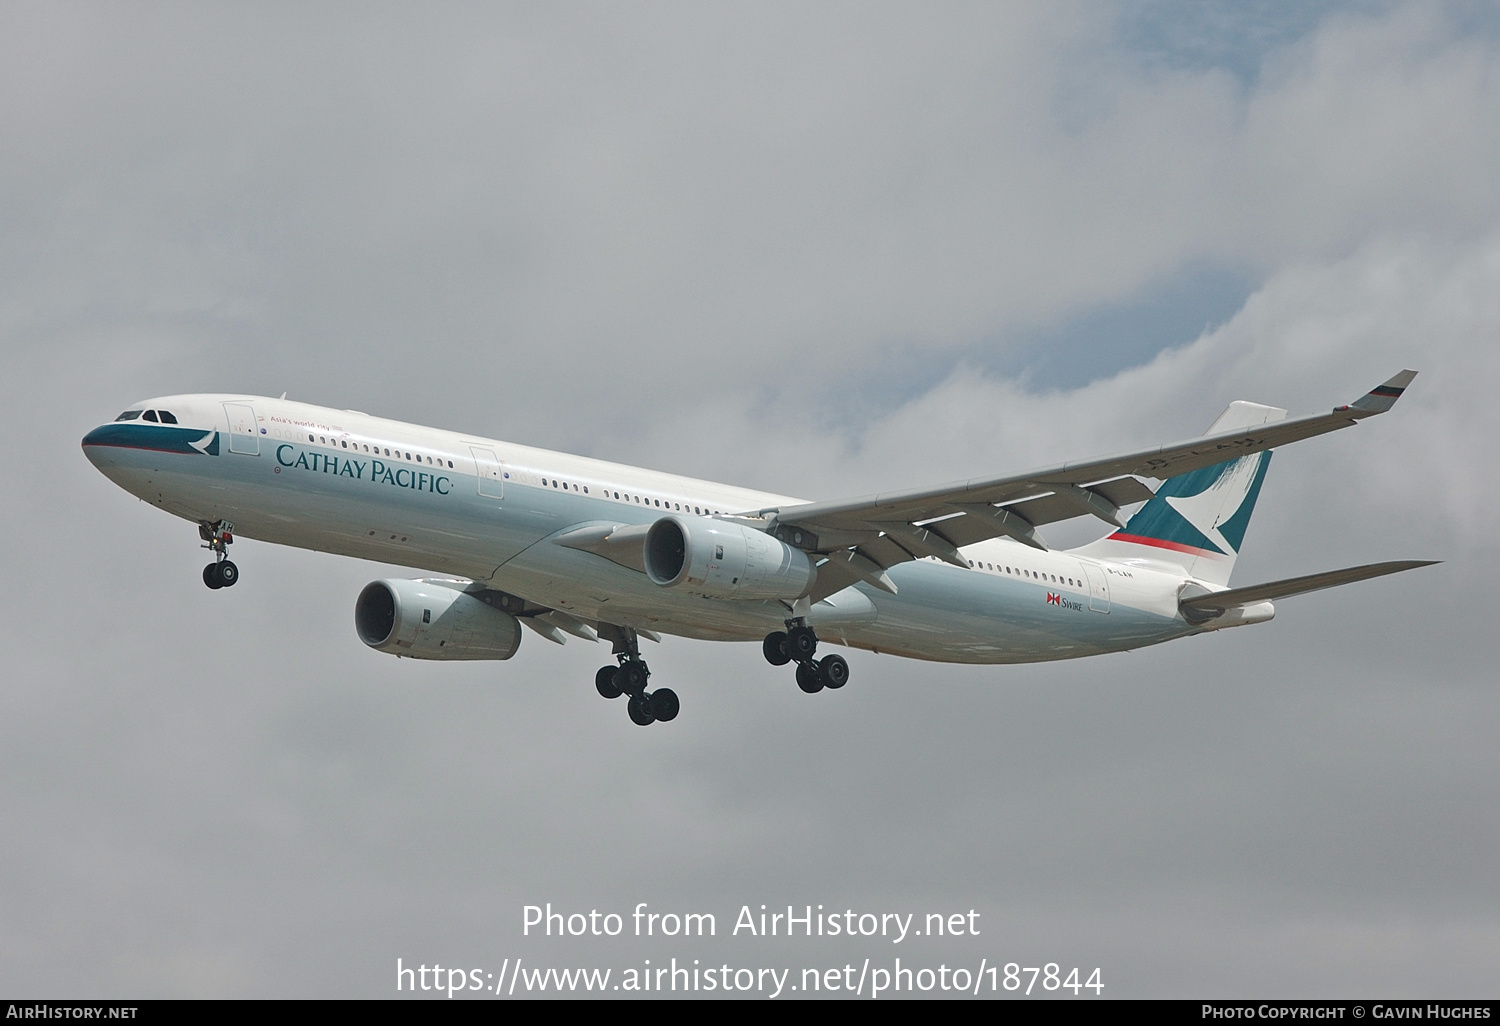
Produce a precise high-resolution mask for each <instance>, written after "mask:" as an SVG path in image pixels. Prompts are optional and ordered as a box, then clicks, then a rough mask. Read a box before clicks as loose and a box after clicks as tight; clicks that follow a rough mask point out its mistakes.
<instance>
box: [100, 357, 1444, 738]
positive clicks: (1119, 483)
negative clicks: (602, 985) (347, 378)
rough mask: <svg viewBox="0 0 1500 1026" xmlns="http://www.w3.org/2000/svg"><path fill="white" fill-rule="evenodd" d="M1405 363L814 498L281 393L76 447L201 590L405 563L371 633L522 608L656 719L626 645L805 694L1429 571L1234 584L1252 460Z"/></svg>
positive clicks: (638, 714) (464, 651) (1302, 433)
mask: <svg viewBox="0 0 1500 1026" xmlns="http://www.w3.org/2000/svg"><path fill="white" fill-rule="evenodd" d="M1415 376H1416V374H1415V372H1413V371H1402V372H1401V373H1400V374H1397V375H1396V376H1395V377H1393V378H1391V379H1390V380H1389V381H1387V382H1386V383H1385V384H1383V385H1380V386H1378V387H1377V388H1375V389H1374V390H1372V391H1370V392H1369V393H1367V394H1366V395H1364V396H1362V397H1361V398H1359V399H1358V400H1356V401H1354V402H1353V403H1351V404H1349V405H1347V406H1339V407H1336V408H1334V409H1333V410H1332V411H1331V412H1329V413H1320V414H1313V415H1310V416H1304V417H1297V418H1293V419H1288V418H1287V415H1286V411H1285V410H1282V409H1277V408H1275V407H1271V406H1262V405H1260V404H1258V403H1250V402H1234V403H1231V404H1230V405H1229V408H1228V409H1226V410H1225V411H1224V413H1223V414H1222V415H1221V416H1220V417H1219V418H1218V419H1217V420H1215V421H1214V423H1213V424H1212V425H1211V426H1210V427H1209V429H1208V432H1207V434H1205V435H1203V436H1202V437H1199V438H1195V439H1191V440H1189V441H1185V442H1178V443H1175V444H1171V445H1164V446H1160V447H1158V448H1155V449H1148V450H1145V451H1141V452H1132V453H1126V454H1123V455H1118V456H1109V457H1104V458H1100V459H1090V460H1084V461H1079V462H1073V463H1064V464H1061V465H1059V466H1055V467H1047V468H1043V469H1040V470H1034V471H1030V472H1028V473H1024V474H1015V475H1007V476H1001V477H976V478H972V479H970V480H965V481H954V482H950V483H948V484H943V485H937V486H934V487H925V488H917V489H912V490H909V491H898V492H889V493H879V494H874V495H865V496H860V497H857V498H845V499H831V500H820V501H813V502H809V501H807V500H804V499H795V498H791V497H788V496H784V495H771V494H767V493H763V492H757V491H752V490H750V489H746V488H739V487H735V486H733V485H727V484H718V483H715V482H712V481H700V480H695V479H693V478H687V477H678V476H675V475H672V474H663V473H658V472H655V471H651V470H643V469H640V468H637V467H630V466H623V465H620V464H616V463H607V462H604V461H602V460H596V459H587V458H584V457H581V456H570V455H567V454H564V453H558V452H549V451H547V450H544V449H534V448H529V447H527V446H523V445H515V444H512V443H509V442H502V441H498V440H496V439H492V438H482V437H478V436H475V435H469V434H461V433H455V432H452V431H444V430H440V429H437V428H427V427H420V426H417V425H414V424H405V423H401V422H399V421H392V420H383V419H381V418H379V417H372V416H369V415H367V414H364V413H359V412H355V411H353V410H333V409H325V408H323V407H318V406H310V405H307V404H304V403H299V402H289V401H287V400H286V399H285V397H283V398H280V399H268V398H264V397H261V396H248V395H174V396H163V397H161V398H157V399H147V400H144V401H142V402H138V403H132V404H131V405H130V407H129V408H128V409H126V410H125V411H124V412H123V413H121V414H120V415H119V416H118V417H116V418H115V419H114V420H113V421H110V422H108V423H105V424H103V425H101V426H100V427H97V428H95V429H93V430H92V431H90V432H89V433H88V434H87V435H85V436H84V439H83V451H84V453H85V454H86V455H87V456H88V458H89V460H90V461H92V462H93V464H94V466H96V467H97V468H98V469H99V471H100V472H101V473H103V474H104V475H105V476H106V477H108V478H109V479H110V480H111V481H113V482H114V483H115V484H117V485H119V486H120V487H121V488H124V489H125V490H126V491H128V492H130V493H131V494H133V495H136V496H139V497H140V498H141V499H143V500H144V501H146V502H148V503H151V504H152V505H154V506H158V507H160V508H161V509H163V510H165V511H166V512H168V513H170V514H172V515H174V516H177V517H181V518H182V519H183V520H186V521H188V522H189V523H191V524H193V525H195V526H196V527H197V530H198V537H199V539H200V541H201V543H202V544H203V546H204V547H206V548H207V549H208V550H210V552H211V553H212V562H210V563H208V565H206V566H205V567H204V568H203V583H204V584H206V585H207V586H208V587H209V588H210V589H212V590H214V591H216V592H224V591H225V590H226V589H231V588H232V587H233V585H234V584H235V583H236V582H237V581H238V580H239V576H240V570H239V567H238V566H236V564H235V563H234V561H233V560H231V559H229V546H230V545H231V544H232V543H233V542H234V540H235V538H236V537H244V538H254V539H258V540H260V541H266V542H273V543H276V544H281V545H294V546H298V547H300V548H305V549H314V550H319V551H323V552H335V553H339V554H341V555H345V556H353V557H355V558H359V559H372V560H378V561H380V562H383V563H393V564H398V565H401V566H409V567H414V568H417V569H419V570H420V571H422V572H424V573H425V574H426V576H422V577H418V578H415V579H410V580H408V579H397V578H390V579H382V580H377V581H372V582H371V583H370V584H368V585H366V586H365V588H364V589H363V590H362V591H361V592H360V593H359V595H358V597H357V598H356V599H355V602H354V629H355V633H356V635H357V636H358V637H359V639H360V640H361V641H362V642H364V643H365V644H366V645H368V646H369V647H370V648H373V649H375V650H377V651H379V652H386V653H390V654H392V655H396V656H405V657H408V658H413V659H509V658H510V657H511V656H513V655H514V654H515V653H516V651H517V649H518V648H519V646H520V644H521V637H522V630H521V628H522V627H523V626H525V627H527V628H530V629H531V630H532V631H533V632H535V633H536V634H538V635H540V636H541V637H543V638H546V639H548V640H549V641H552V642H556V643H558V644H562V643H563V642H564V641H565V639H566V638H567V637H570V636H571V637H574V638H578V639H582V640H584V641H590V642H598V641H600V640H601V639H602V640H604V641H606V642H608V643H609V645H610V646H611V649H612V656H613V658H612V660H611V661H610V662H609V663H608V664H607V665H605V666H603V667H601V668H600V669H599V671H598V673H597V674H596V675H595V680H594V685H595V687H596V688H597V690H598V692H599V694H600V695H602V696H603V697H605V698H609V699H614V698H619V697H621V696H622V695H623V696H628V701H627V709H628V712H629V716H630V719H631V720H632V721H633V722H635V723H637V724H640V725H642V726H645V725H648V724H651V723H653V722H655V721H663V722H665V721H668V720H672V719H675V718H676V716H677V713H678V707H679V701H678V697H677V694H676V692H675V691H673V690H672V689H671V688H668V687H657V688H651V687H650V686H649V678H650V670H649V669H648V668H647V666H646V661H645V660H644V659H643V658H642V656H641V644H640V642H641V639H643V638H644V639H647V640H650V641H653V642H660V641H661V636H662V635H663V634H672V635H678V636H681V637H688V638H700V639H707V640H712V641H760V642H761V645H762V648H763V651H764V653H765V657H766V660H767V662H769V663H770V664H771V665H773V666H785V665H786V664H788V663H794V664H795V678H796V682H797V686H798V687H800V688H801V689H802V690H803V691H805V692H807V693H809V694H816V693H818V692H820V691H825V690H836V689H838V688H842V687H843V686H844V685H845V684H846V683H847V682H848V680H849V664H848V662H847V661H846V660H845V659H844V658H843V656H841V655H839V654H837V653H826V652H825V653H824V654H823V655H822V656H821V657H820V656H819V655H818V650H819V648H820V646H822V645H824V644H830V645H839V646H844V647H847V648H854V649H864V650H867V651H870V652H881V653H889V654H891V655H897V656H905V657H908V658H912V659H928V660H938V661H942V662H954V663H1024V662H1037V661H1041V660H1051V659H1075V658H1078V657H1080V656H1090V655H1098V654H1101V653H1105V652H1119V651H1122V650H1127V649H1136V648H1141V647H1143V646H1147V645H1155V644H1159V643H1161V642H1164V641H1171V640H1173V639H1175V638H1182V637H1187V636H1189V635H1195V634H1202V633H1205V632H1207V631H1217V630H1223V629H1224V628H1227V627H1241V626H1247V625H1250V624H1256V623H1263V622H1265V621H1267V620H1269V619H1271V617H1272V616H1273V615H1274V613H1275V608H1274V606H1273V602H1274V601H1275V600H1277V599H1283V598H1288V597H1290V596H1293V595H1299V594H1302V593H1304V592H1310V591H1316V590H1318V589H1322V588H1330V587H1334V586H1336V585H1342V584H1348V583H1351V582H1353V581H1360V580H1364V579H1366V578H1371V577H1378V576H1380V575H1382V574H1390V573H1395V572H1397V571H1401V570H1409V569H1412V568H1414V567H1418V566H1425V565H1428V564H1429V563H1430V562H1431V561H1420V560H1401V561H1393V562H1382V563H1371V564H1368V565H1364V566H1357V567H1351V568H1348V569H1343V570H1331V571H1325V572H1321V573H1315V574H1310V575H1307V576H1303V577H1295V578H1291V579H1289V580H1281V581H1272V582H1269V583H1265V584H1254V585H1250V586H1248V587H1231V586H1230V583H1229V580H1230V574H1231V572H1232V571H1233V569H1234V563H1235V558H1236V557H1237V556H1238V554H1239V551H1240V548H1241V545H1242V543H1243V542H1244V540H1245V533H1246V529H1247V527H1248V525H1249V523H1250V514H1251V512H1252V511H1253V510H1254V508H1255V501H1256V498H1257V496H1258V495H1259V493H1260V488H1261V483H1262V482H1263V481H1264V480H1265V476H1266V471H1267V469H1268V468H1269V467H1270V463H1271V451H1272V450H1273V449H1274V448H1276V447H1277V446H1281V445H1285V444H1288V443H1290V442H1294V441H1298V440H1301V439H1304V438H1310V437H1312V436H1313V435H1320V434H1324V433H1325V432H1329V431H1336V430H1338V429H1340V428H1345V427H1352V426H1353V425H1355V424H1358V423H1359V422H1360V421H1361V420H1364V419H1366V418H1368V417H1373V416H1375V415H1377V414H1380V413H1384V412H1385V411H1387V410H1389V409H1390V408H1391V407H1392V405H1394V404H1395V402H1396V400H1397V399H1398V398H1399V397H1400V395H1401V393H1402V391H1403V390H1404V389H1405V388H1406V387H1407V386H1408V385H1409V384H1410V383H1411V381H1412V379H1413V378H1414V377H1415ZM1153 482H1155V483H1156V485H1155V486H1154V487H1153ZM1132 506H1134V507H1137V508H1136V510H1135V512H1134V513H1133V514H1132V515H1129V516H1128V517H1127V516H1126V515H1125V513H1124V512H1123V510H1124V509H1125V508H1127V507H1132ZM1086 516H1092V517H1096V518H1098V519H1100V520H1102V521H1104V522H1105V523H1106V524H1107V525H1108V527H1109V533H1107V534H1106V535H1104V536H1103V537H1102V538H1100V539H1098V540H1097V541H1094V542H1092V543H1090V544H1088V545H1084V546H1082V547H1081V548H1074V549H1067V550H1057V549H1052V548H1049V547H1048V545H1047V544H1046V542H1045V541H1044V540H1043V538H1042V536H1041V534H1040V533H1039V531H1038V528H1041V527H1043V526H1045V525H1047V524H1051V523H1055V522H1057V521H1061V520H1066V519H1070V518H1073V517H1086ZM231 594H232V593H231ZM226 597H228V596H226ZM230 601H232V598H231V599H230Z"/></svg>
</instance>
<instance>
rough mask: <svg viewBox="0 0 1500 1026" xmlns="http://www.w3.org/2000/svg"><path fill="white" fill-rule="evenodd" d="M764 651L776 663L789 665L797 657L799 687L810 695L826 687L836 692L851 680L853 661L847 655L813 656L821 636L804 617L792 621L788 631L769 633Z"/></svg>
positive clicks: (764, 643)
mask: <svg viewBox="0 0 1500 1026" xmlns="http://www.w3.org/2000/svg"><path fill="white" fill-rule="evenodd" d="M761 651H762V652H763V653H764V654H765V657H766V662H768V663H770V664H771V665H772V666H785V665H786V664H787V663H789V662H792V661H793V660H795V661H796V663H797V686H798V687H799V688H801V689H802V690H803V691H805V692H807V693H808V694H809V695H815V694H817V693H818V692H819V691H822V690H823V689H824V688H828V689H829V690H833V691H836V690H838V689H839V688H841V687H843V686H844V685H845V684H847V683H849V664H848V663H847V662H845V661H844V657H843V656H841V655H826V656H824V657H823V658H822V659H814V658H813V656H814V654H816V652H817V651H818V635H817V633H816V632H814V631H813V629H812V628H811V627H809V626H807V624H806V623H805V622H804V621H803V620H802V619H801V618H800V617H799V618H797V619H794V620H788V621H787V622H786V630H785V631H772V632H771V633H770V634H767V635H766V638H765V640H764V641H762V642H761Z"/></svg>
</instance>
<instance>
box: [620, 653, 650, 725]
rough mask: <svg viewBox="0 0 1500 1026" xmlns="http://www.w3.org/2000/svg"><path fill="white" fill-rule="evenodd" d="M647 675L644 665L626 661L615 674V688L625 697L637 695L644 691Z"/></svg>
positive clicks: (630, 660)
mask: <svg viewBox="0 0 1500 1026" xmlns="http://www.w3.org/2000/svg"><path fill="white" fill-rule="evenodd" d="M648 675H649V674H648V672H647V670H646V664H645V663H643V662H640V661H638V660H635V659H627V660H626V661H625V662H623V663H621V664H620V670H619V672H618V673H616V674H615V686H616V687H617V688H619V689H620V690H621V691H623V692H624V693H625V694H627V695H632V696H633V695H639V694H641V693H643V692H644V691H645V690H646V677H647V676H648ZM647 722H649V721H647Z"/></svg>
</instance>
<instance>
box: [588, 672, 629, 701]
mask: <svg viewBox="0 0 1500 1026" xmlns="http://www.w3.org/2000/svg"><path fill="white" fill-rule="evenodd" d="M619 672H620V668H619V667H618V666H601V667H599V672H598V673H596V674H594V690H596V691H598V692H599V694H600V696H601V697H603V698H619V697H620V696H621V695H622V694H624V692H622V691H621V690H620V687H619V685H617V684H616V683H615V675H616V674H617V673H619Z"/></svg>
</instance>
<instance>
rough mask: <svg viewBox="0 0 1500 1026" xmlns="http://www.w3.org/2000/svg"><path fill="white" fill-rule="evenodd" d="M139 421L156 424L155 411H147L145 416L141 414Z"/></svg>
mask: <svg viewBox="0 0 1500 1026" xmlns="http://www.w3.org/2000/svg"><path fill="white" fill-rule="evenodd" d="M141 419H142V420H149V421H150V422H151V423H153V424H155V423H156V422H157V421H156V411H155V410H147V411H146V412H145V414H143V415H142V416H141Z"/></svg>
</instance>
